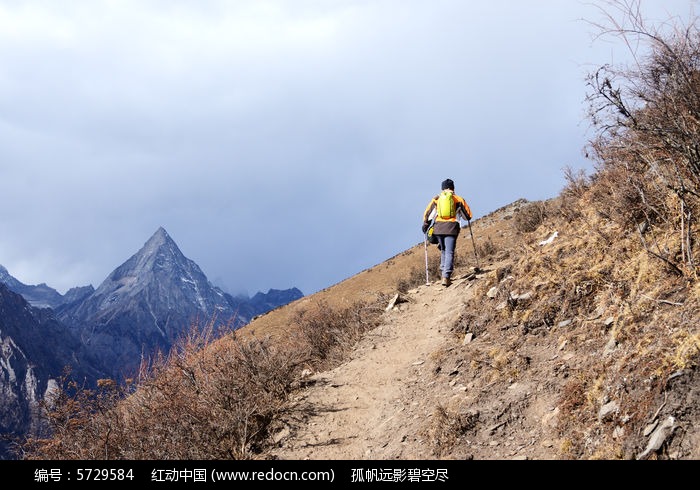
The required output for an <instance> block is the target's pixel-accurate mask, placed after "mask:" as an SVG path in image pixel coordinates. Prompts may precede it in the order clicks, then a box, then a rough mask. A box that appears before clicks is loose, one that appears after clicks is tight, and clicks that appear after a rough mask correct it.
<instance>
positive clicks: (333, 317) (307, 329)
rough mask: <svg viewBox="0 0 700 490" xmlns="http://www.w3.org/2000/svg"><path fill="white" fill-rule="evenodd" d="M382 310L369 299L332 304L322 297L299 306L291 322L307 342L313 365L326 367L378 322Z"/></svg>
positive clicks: (334, 362)
mask: <svg viewBox="0 0 700 490" xmlns="http://www.w3.org/2000/svg"><path fill="white" fill-rule="evenodd" d="M383 311H384V310H383V309H382V308H381V307H379V306H378V305H377V304H376V303H370V302H356V303H354V304H352V305H350V306H348V307H346V308H332V307H331V306H330V305H329V304H328V303H327V302H326V301H319V302H318V303H316V304H314V305H312V306H310V307H308V308H305V309H302V310H298V311H297V312H296V314H295V315H294V317H293V318H292V326H293V327H294V328H295V331H296V332H297V335H298V337H299V339H300V341H301V342H302V343H303V344H306V345H307V346H308V353H309V361H310V362H311V363H312V365H313V366H314V368H316V369H325V368H328V367H332V366H334V365H336V364H337V363H339V362H340V361H342V360H343V359H344V358H345V355H346V354H347V352H349V351H350V350H351V349H352V348H353V347H354V345H355V343H356V342H357V340H358V339H359V338H360V337H361V336H362V335H363V334H364V333H365V332H366V331H367V330H369V329H372V328H374V327H376V326H377V322H378V318H379V316H380V315H381V313H383Z"/></svg>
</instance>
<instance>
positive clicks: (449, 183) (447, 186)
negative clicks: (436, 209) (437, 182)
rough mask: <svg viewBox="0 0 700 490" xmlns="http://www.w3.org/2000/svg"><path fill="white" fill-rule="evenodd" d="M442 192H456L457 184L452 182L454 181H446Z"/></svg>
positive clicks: (443, 182)
mask: <svg viewBox="0 0 700 490" xmlns="http://www.w3.org/2000/svg"><path fill="white" fill-rule="evenodd" d="M441 188H442V190H443V191H444V190H445V189H450V190H451V191H453V190H455V183H454V182H452V179H446V180H443V181H442V187H441Z"/></svg>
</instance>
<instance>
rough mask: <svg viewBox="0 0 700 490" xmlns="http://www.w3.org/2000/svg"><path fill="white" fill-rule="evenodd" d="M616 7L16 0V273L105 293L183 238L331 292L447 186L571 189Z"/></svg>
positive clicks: (12, 209) (238, 286) (7, 104)
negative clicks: (139, 259)
mask: <svg viewBox="0 0 700 490" xmlns="http://www.w3.org/2000/svg"><path fill="white" fill-rule="evenodd" d="M692 4H694V2H693V1H689V0H686V1H681V0H674V1H669V2H664V6H663V8H662V7H660V6H659V5H658V4H656V5H652V2H646V3H644V5H643V7H644V8H645V9H646V10H647V11H648V13H649V14H650V16H656V17H657V18H666V17H667V16H668V15H667V14H668V13H669V12H672V13H676V14H686V13H687V12H688V10H689V8H690V6H691V5H692ZM599 17H600V11H598V10H597V9H596V8H594V7H593V6H592V5H590V4H587V3H578V2H561V0H543V1H537V2H520V1H514V0H511V1H507V0H500V1H493V2H483V3H480V4H475V2H464V1H462V0H436V1H431V2H423V1H417V0H400V1H399V0H386V1H381V0H380V1H372V2H368V1H360V0H356V1H351V0H347V1H338V2H318V1H311V0H309V1H296V0H295V1H294V2H284V1H281V0H270V1H264V2H261V1H239V2H225V1H201V2H184V1H180V2H173V1H147V2H141V1H135V0H134V1H122V2H100V1H70V2H67V1H66V2H58V1H57V2H42V1H39V0H27V1H22V2H16V1H2V0H0V64H1V65H2V66H3V70H2V73H1V74H0V174H1V175H2V184H1V185H2V189H3V197H4V198H5V199H4V203H5V206H4V207H3V211H2V212H0V264H2V265H4V266H5V267H7V269H8V270H9V272H10V273H11V274H13V275H14V276H15V277H17V278H18V279H20V280H21V281H23V282H26V283H29V284H36V283H39V282H46V283H48V284H49V285H50V286H52V287H55V288H57V289H58V290H59V291H61V292H64V291H65V290H67V289H68V288H70V287H72V286H77V285H84V284H93V285H95V286H97V285H98V284H99V282H101V281H102V279H104V278H105V277H106V276H107V275H108V274H109V273H110V272H111V271H112V270H113V269H114V268H115V267H116V266H118V265H119V264H121V263H122V262H123V261H124V260H126V259H127V258H128V257H129V256H130V255H131V254H133V253H135V252H136V251H137V250H138V248H140V247H141V246H142V245H143V243H144V242H145V241H146V240H147V239H148V238H149V237H150V235H151V234H152V233H154V232H155V231H156V229H157V228H158V227H159V226H163V227H164V228H165V229H166V230H167V231H168V233H169V234H170V235H171V236H172V237H173V239H174V240H175V241H176V242H177V243H178V245H180V247H181V249H182V251H183V253H184V254H185V255H186V256H188V257H189V258H191V259H192V260H194V261H195V262H197V263H198V264H199V265H200V266H201V267H202V269H203V270H204V272H205V273H206V274H207V275H208V276H209V277H210V279H212V280H215V281H216V282H217V283H219V284H222V285H225V286H226V287H227V288H228V289H229V290H230V291H232V292H238V291H242V290H246V291H248V292H249V293H251V294H252V293H255V292H257V291H266V290H267V289H269V288H288V287H293V286H296V287H299V288H300V289H301V290H302V291H303V292H304V293H306V294H310V293H313V292H315V291H317V290H320V289H323V288H324V287H327V286H329V285H331V284H334V283H336V282H338V281H340V280H342V279H344V278H346V277H349V276H351V275H353V274H355V273H357V272H359V271H360V270H363V269H364V268H367V267H370V266H372V265H375V264H377V263H380V262H382V261H384V260H386V259H387V258H389V257H391V256H393V255H395V254H396V253H399V252H401V251H403V250H405V249H407V248H409V247H411V246H413V245H414V244H416V243H419V242H420V241H421V240H422V236H421V235H420V231H419V229H420V215H421V213H422V211H423V208H424V206H425V204H426V203H427V200H428V199H429V197H430V196H431V195H432V194H433V193H434V192H435V190H436V188H437V187H438V186H439V183H440V181H441V180H442V179H444V178H445V177H447V176H449V177H451V178H453V179H454V180H455V182H456V185H457V188H458V192H460V193H461V194H462V195H464V197H465V198H466V199H467V201H468V202H469V203H470V205H471V207H472V209H473V211H474V213H475V217H479V216H482V215H484V214H488V213H489V212H491V211H493V210H494V209H496V208H498V207H500V206H502V205H505V204H508V203H509V202H512V201H514V200H515V199H518V198H520V197H524V198H527V199H533V200H534V199H545V198H548V197H553V196H554V195H556V194H557V193H558V192H559V191H560V189H561V188H562V186H563V184H564V179H563V173H562V169H563V168H564V167H565V166H572V167H574V168H587V167H588V165H589V162H587V161H586V160H585V159H584V158H583V156H582V155H581V150H582V147H583V145H584V144H585V142H586V140H587V138H588V136H589V135H587V132H586V130H587V123H586V121H585V119H584V107H583V101H584V97H585V85H584V76H585V74H586V73H587V71H590V69H592V67H594V66H599V65H602V64H604V63H607V62H610V61H611V58H613V56H614V57H617V58H616V59H619V58H620V57H622V58H624V56H625V52H624V48H623V47H621V46H618V45H615V44H611V43H607V44H606V43H602V44H594V43H592V42H591V27H590V25H588V24H587V23H586V22H584V21H583V20H582V19H591V20H599ZM387 199H389V200H390V202H391V203H392V204H391V205H390V212H388V213H387V207H386V206H387V205H386V204H385V203H386V201H387Z"/></svg>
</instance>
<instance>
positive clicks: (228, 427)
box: [24, 326, 305, 460]
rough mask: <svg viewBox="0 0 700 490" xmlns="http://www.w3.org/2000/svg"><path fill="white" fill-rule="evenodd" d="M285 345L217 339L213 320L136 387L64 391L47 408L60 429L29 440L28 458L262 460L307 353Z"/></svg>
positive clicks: (147, 372) (147, 371)
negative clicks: (271, 430) (270, 430)
mask: <svg viewBox="0 0 700 490" xmlns="http://www.w3.org/2000/svg"><path fill="white" fill-rule="evenodd" d="M205 345H208V346H210V348H208V349H207V350H206V351H203V350H202V349H201V348H202V347H203V346H205ZM287 347H289V346H287ZM282 348H283V346H275V345H271V344H269V343H268V342H267V341H263V340H258V339H253V340H248V341H244V340H242V339H240V338H238V337H237V336H236V335H235V334H232V335H229V336H227V337H225V338H222V339H220V340H218V341H217V343H216V344H212V338H211V326H208V327H207V328H205V329H203V330H201V331H200V330H199V329H198V328H197V327H196V326H195V327H193V329H192V333H191V334H190V336H189V337H187V338H186V339H183V341H182V343H181V344H179V345H178V346H176V348H174V349H173V350H172V351H171V354H170V355H169V356H167V357H166V356H162V355H160V356H156V360H155V361H154V362H153V363H152V364H151V365H150V366H148V368H144V370H145V372H142V373H141V376H140V380H141V381H140V384H139V385H138V387H137V389H134V390H133V391H130V392H128V393H127V392H125V391H124V389H123V388H121V387H119V386H117V385H116V384H115V383H114V382H112V381H109V380H105V381H103V382H102V383H101V384H100V389H99V390H97V391H93V390H84V389H80V387H77V386H75V385H74V384H72V383H69V384H67V385H65V386H63V387H62V388H61V389H59V390H58V392H57V393H56V396H54V397H52V398H51V399H50V404H47V405H46V406H45V416H46V418H47V420H48V423H49V426H50V427H51V429H52V430H51V437H47V438H45V439H38V438H36V439H32V440H28V441H27V442H26V444H25V445H24V451H25V455H26V457H25V459H109V460H116V459H253V458H254V457H255V455H256V454H257V453H258V452H259V451H260V450H261V448H262V447H263V446H264V444H265V441H266V439H267V437H268V433H267V429H268V427H269V426H270V424H271V422H272V421H273V420H274V419H275V418H276V417H277V416H278V414H279V412H280V411H281V410H282V408H283V406H284V402H285V399H286V395H287V393H288V392H289V391H290V390H291V386H292V384H293V382H294V379H295V376H296V373H297V371H298V369H297V368H298V366H299V365H300V364H301V362H303V361H304V360H305V358H304V357H303V355H302V354H301V349H298V348H295V347H294V346H292V347H291V348H289V349H287V348H285V349H284V350H283V351H281V350H280V349H282Z"/></svg>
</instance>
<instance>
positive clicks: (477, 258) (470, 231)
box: [467, 220, 480, 270]
mask: <svg viewBox="0 0 700 490" xmlns="http://www.w3.org/2000/svg"><path fill="white" fill-rule="evenodd" d="M467 223H468V224H469V234H470V235H471V236H472V247H473V248H474V258H475V259H476V270H479V269H480V267H479V257H478V256H477V255H476V243H474V233H472V222H471V220H467Z"/></svg>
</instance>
